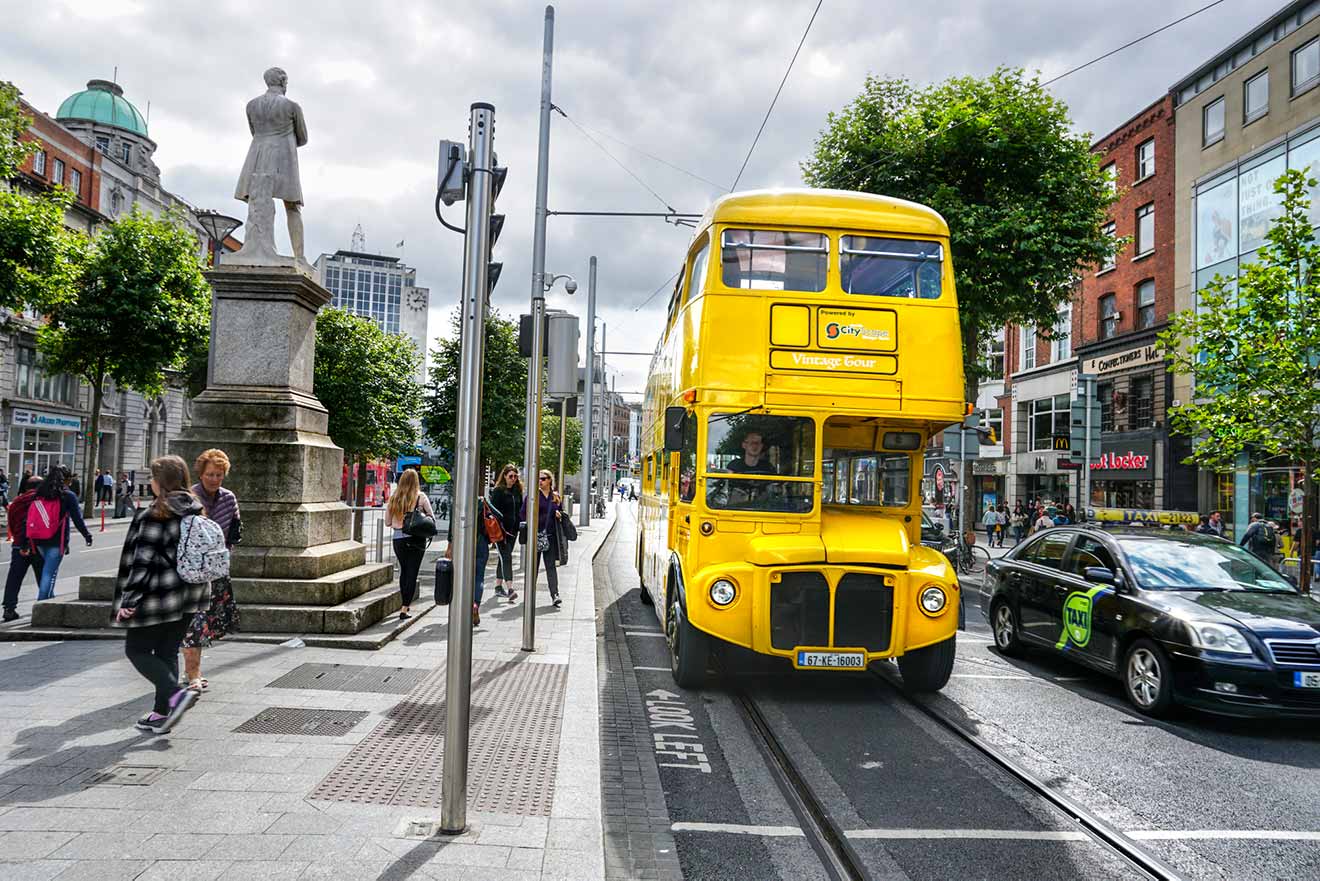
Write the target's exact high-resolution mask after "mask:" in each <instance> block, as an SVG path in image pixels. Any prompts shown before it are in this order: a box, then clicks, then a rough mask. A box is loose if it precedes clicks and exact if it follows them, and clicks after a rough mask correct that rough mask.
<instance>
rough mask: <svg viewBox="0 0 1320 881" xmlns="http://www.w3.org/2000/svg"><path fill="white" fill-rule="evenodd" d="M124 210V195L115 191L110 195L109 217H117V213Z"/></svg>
mask: <svg viewBox="0 0 1320 881" xmlns="http://www.w3.org/2000/svg"><path fill="white" fill-rule="evenodd" d="M123 210H124V194H123V193H121V192H119V191H118V190H115V191H114V192H113V193H111V194H110V216H111V217H118V216H119V212H121V211H123Z"/></svg>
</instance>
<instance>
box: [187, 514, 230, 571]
mask: <svg viewBox="0 0 1320 881" xmlns="http://www.w3.org/2000/svg"><path fill="white" fill-rule="evenodd" d="M174 569H175V571H176V572H178V573H179V577H180V578H182V579H183V580H184V581H186V582H187V583H189V584H202V583H204V582H207V581H215V580H216V579H217V578H228V577H229V548H227V547H225V533H224V530H222V529H221V528H220V524H218V523H216V522H215V521H214V520H208V519H207V518H205V517H200V516H198V515H196V514H189V515H188V516H187V517H184V518H183V522H182V523H180V524H179V552H178V555H177V561H176V562H175V564H174Z"/></svg>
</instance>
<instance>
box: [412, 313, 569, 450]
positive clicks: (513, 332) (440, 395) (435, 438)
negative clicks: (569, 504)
mask: <svg viewBox="0 0 1320 881" xmlns="http://www.w3.org/2000/svg"><path fill="white" fill-rule="evenodd" d="M459 321H460V316H459V314H458V313H457V312H455V313H454V316H453V321H452V323H451V327H452V329H453V335H452V336H451V337H450V338H448V339H445V338H441V339H437V340H436V347H435V350H434V352H433V353H432V355H431V373H430V378H429V382H428V386H427V395H426V409H425V413H424V415H423V417H422V426H423V428H424V429H425V430H426V436H427V438H428V439H430V441H431V442H432V443H434V444H435V445H436V446H438V447H439V448H440V449H442V450H448V451H452V450H453V449H454V430H455V428H456V426H457V420H458V377H459V356H460V348H461V347H460V346H459ZM481 387H482V394H481V453H480V460H481V462H482V464H484V465H488V466H490V467H492V468H499V467H501V466H503V465H505V464H507V463H509V462H521V461H522V459H523V452H524V451H523V441H524V438H525V437H526V432H525V426H526V420H527V409H526V408H527V404H526V399H527V359H526V358H523V357H522V356H521V355H519V354H518V326H517V324H516V323H515V322H513V321H511V320H509V319H506V318H503V317H501V316H500V315H499V313H497V312H492V313H490V315H489V317H487V319H486V345H485V357H484V359H483V364H482V385H481ZM555 437H556V444H558V435H556V436H555ZM556 461H558V460H556Z"/></svg>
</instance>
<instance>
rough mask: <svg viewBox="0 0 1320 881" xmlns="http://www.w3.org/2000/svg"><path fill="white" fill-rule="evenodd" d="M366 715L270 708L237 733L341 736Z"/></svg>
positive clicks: (238, 728)
mask: <svg viewBox="0 0 1320 881" xmlns="http://www.w3.org/2000/svg"><path fill="white" fill-rule="evenodd" d="M366 717H367V712H366V711H365V710H309V709H306V708H304V707H268V708H267V709H264V710H262V711H261V712H260V713H257V714H256V715H255V716H253V717H252V718H251V719H248V720H247V721H246V722H244V723H243V724H242V725H239V726H238V727H237V728H235V729H234V733H235V734H302V735H307V736H310V737H339V736H340V735H341V734H347V733H348V732H349V731H352V730H353V726H354V725H356V724H357V723H359V722H361V721H362V720H363V719H365V718H366Z"/></svg>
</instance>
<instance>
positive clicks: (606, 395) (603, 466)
mask: <svg viewBox="0 0 1320 881" xmlns="http://www.w3.org/2000/svg"><path fill="white" fill-rule="evenodd" d="M608 330H609V326H608V325H607V324H606V323H605V322H604V321H602V322H601V323H600V406H599V407H597V408H596V409H597V410H599V411H600V440H601V445H602V446H603V447H604V448H605V455H603V456H601V457H600V477H599V478H598V479H597V481H596V485H597V487H598V489H599V491H600V495H601V498H603V499H604V498H609V496H608V494H607V493H606V491H605V483H606V480H607V477H608V475H609V469H610V454H609V443H610V441H609V437H610V429H609V420H608V419H607V414H608V410H609V400H610V390H609V384H610V381H609V377H608V376H607V375H606V373H605V353H606V352H607V351H609V347H608V345H607V344H606V339H607V336H608V335H607V334H606V331H608Z"/></svg>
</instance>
